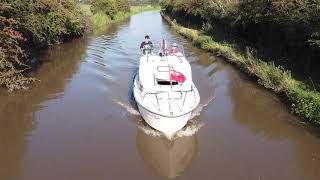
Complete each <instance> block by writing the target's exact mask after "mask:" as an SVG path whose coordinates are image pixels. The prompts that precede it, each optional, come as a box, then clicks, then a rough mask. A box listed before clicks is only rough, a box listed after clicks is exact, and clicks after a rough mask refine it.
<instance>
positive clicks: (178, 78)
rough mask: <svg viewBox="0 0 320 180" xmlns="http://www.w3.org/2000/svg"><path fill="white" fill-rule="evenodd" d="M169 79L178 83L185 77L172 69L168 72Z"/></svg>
mask: <svg viewBox="0 0 320 180" xmlns="http://www.w3.org/2000/svg"><path fill="white" fill-rule="evenodd" d="M170 80H172V81H177V82H178V83H180V84H182V83H184V81H186V77H185V76H184V75H183V74H182V73H180V72H177V71H175V70H172V71H171V72H170Z"/></svg>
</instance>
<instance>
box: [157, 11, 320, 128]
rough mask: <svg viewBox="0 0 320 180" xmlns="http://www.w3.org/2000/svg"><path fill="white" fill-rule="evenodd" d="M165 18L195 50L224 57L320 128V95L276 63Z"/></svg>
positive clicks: (296, 112) (294, 111)
mask: <svg viewBox="0 0 320 180" xmlns="http://www.w3.org/2000/svg"><path fill="white" fill-rule="evenodd" d="M161 15H162V16H163V18H164V19H165V20H166V21H167V22H168V23H169V24H170V25H171V26H172V27H173V29H175V30H176V31H177V32H178V33H179V34H181V35H183V36H184V37H186V38H188V39H189V40H190V41H192V42H193V44H194V45H195V46H197V47H199V48H201V49H203V50H206V51H209V52H212V53H215V54H216V55H218V56H221V57H223V58H224V59H225V60H226V61H228V62H230V63H232V64H234V65H235V66H237V67H238V68H240V69H241V70H242V71H244V72H245V73H247V74H249V75H250V76H253V77H255V78H256V79H257V80H258V82H259V84H261V85H262V86H264V87H265V88H267V89H269V90H272V91H273V92H275V93H277V94H279V95H282V96H283V97H284V98H285V100H286V101H287V102H288V105H289V106H290V108H291V110H292V112H293V113H295V114H297V115H299V116H300V117H302V118H304V119H305V120H307V121H309V122H311V123H312V124H314V125H316V126H320V93H319V92H317V91H316V90H314V89H312V88H311V87H309V86H308V85H307V84H306V83H304V82H300V81H297V80H295V79H294V78H293V77H292V76H291V73H290V71H287V70H285V69H284V68H282V67H281V66H276V65H275V64H274V63H272V62H270V63H267V62H264V61H262V60H260V59H258V58H256V57H255V56H254V55H253V53H251V51H250V49H249V48H248V49H247V51H246V52H242V51H240V50H238V48H237V47H236V45H234V44H229V43H226V42H220V41H216V40H214V39H213V38H212V37H210V36H207V35H205V34H204V33H202V32H201V31H199V30H195V29H189V28H185V27H183V26H181V25H179V24H177V23H176V21H175V20H172V19H171V18H170V17H169V16H167V15H166V14H164V13H163V12H161Z"/></svg>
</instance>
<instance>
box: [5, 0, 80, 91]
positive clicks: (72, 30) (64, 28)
mask: <svg viewBox="0 0 320 180" xmlns="http://www.w3.org/2000/svg"><path fill="white" fill-rule="evenodd" d="M84 31H85V21H84V19H83V16H82V14H81V12H80V11H79V10H78V9H77V6H76V4H75V2H74V1H73V0H63V1H57V0H1V3H0V86H2V85H4V86H7V87H8V88H9V89H10V90H14V89H21V88H25V87H26V84H28V83H30V82H31V81H34V79H32V78H26V77H24V76H23V74H22V73H23V72H24V71H25V70H26V69H28V66H27V65H25V64H26V61H27V54H28V52H29V50H30V49H31V47H39V48H42V47H45V46H48V45H52V44H56V43H60V42H62V41H64V40H66V39H68V38H71V37H74V36H79V35H82V34H83V33H84ZM26 52H27V53H26Z"/></svg>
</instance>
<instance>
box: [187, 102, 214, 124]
mask: <svg viewBox="0 0 320 180" xmlns="http://www.w3.org/2000/svg"><path fill="white" fill-rule="evenodd" d="M214 99H215V96H213V97H212V98H210V99H209V100H208V101H207V103H204V104H200V105H199V106H198V107H197V108H196V109H195V110H194V111H193V112H192V114H191V116H190V118H189V119H190V120H192V119H194V118H196V117H198V116H200V114H201V112H202V111H203V109H204V108H205V107H207V106H208V105H209V104H210V103H211V102H212V101H213V100H214Z"/></svg>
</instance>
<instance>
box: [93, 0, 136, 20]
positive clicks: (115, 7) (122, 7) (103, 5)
mask: <svg viewBox="0 0 320 180" xmlns="http://www.w3.org/2000/svg"><path fill="white" fill-rule="evenodd" d="M91 5H92V6H91V11H92V12H93V13H94V14H96V13H98V12H99V11H102V12H104V13H105V14H107V15H108V16H109V17H110V18H111V19H114V17H115V16H116V15H117V13H118V12H128V11H130V4H129V2H128V1H127V0H92V2H91Z"/></svg>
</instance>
